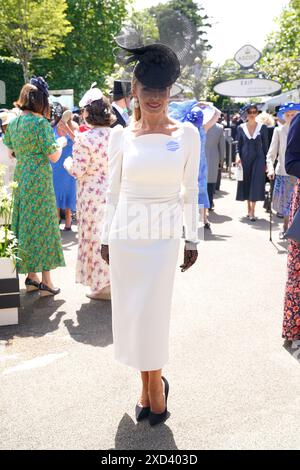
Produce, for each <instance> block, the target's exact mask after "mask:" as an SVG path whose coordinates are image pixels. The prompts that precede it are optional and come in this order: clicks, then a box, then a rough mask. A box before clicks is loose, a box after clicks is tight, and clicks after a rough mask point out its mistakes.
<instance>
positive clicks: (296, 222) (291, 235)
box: [284, 207, 300, 243]
mask: <svg viewBox="0 0 300 470" xmlns="http://www.w3.org/2000/svg"><path fill="white" fill-rule="evenodd" d="M284 238H286V239H289V240H293V241H294V242H297V243H300V207H298V209H297V212H296V214H295V215H294V218H293V222H292V223H291V225H290V226H289V228H288V229H287V231H286V232H285V234H284Z"/></svg>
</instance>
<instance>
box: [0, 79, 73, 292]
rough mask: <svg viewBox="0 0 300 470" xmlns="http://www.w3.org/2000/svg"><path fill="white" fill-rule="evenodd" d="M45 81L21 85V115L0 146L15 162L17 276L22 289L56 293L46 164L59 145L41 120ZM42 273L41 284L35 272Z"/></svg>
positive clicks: (55, 239)
mask: <svg viewBox="0 0 300 470" xmlns="http://www.w3.org/2000/svg"><path fill="white" fill-rule="evenodd" d="M48 96H49V94H48V87H47V83H46V82H45V81H44V80H43V79H42V78H41V77H37V78H33V79H31V80H30V83H27V84H26V85H24V87H23V88H22V90H21V93H20V97H19V100H18V101H17V102H16V103H15V105H16V106H17V107H18V108H19V109H20V110H21V111H22V112H21V114H20V116H19V117H17V118H16V119H14V120H13V121H12V122H11V123H10V124H9V126H8V128H7V131H6V134H5V137H4V143H5V145H6V146H7V147H8V148H9V149H10V152H11V154H14V156H15V157H16V159H17V165H16V169H15V174H14V180H15V181H17V183H18V188H17V190H16V193H15V202H14V209H13V218H12V229H13V231H14V232H15V234H16V236H17V238H18V240H19V257H20V258H21V259H20V260H18V262H17V269H18V272H19V273H27V278H26V281H25V285H26V289H27V291H33V290H39V291H40V295H41V296H45V295H55V294H58V293H59V292H60V289H58V288H56V287H54V285H53V283H52V280H51V276H50V270H51V269H54V268H56V267H58V266H65V261H64V256H63V252H62V245H61V237H60V231H59V225H58V222H57V214H56V201H55V195H54V189H53V183H52V168H51V166H50V163H49V160H50V161H51V162H54V163H55V162H56V161H57V160H58V159H59V158H60V155H61V147H60V146H59V145H58V143H57V141H56V140H55V137H54V133H53V131H52V129H51V126H50V124H49V122H48V121H47V119H46V118H48V117H49V112H50V109H49V101H48ZM40 272H41V273H42V282H40V279H39V277H38V275H37V273H40Z"/></svg>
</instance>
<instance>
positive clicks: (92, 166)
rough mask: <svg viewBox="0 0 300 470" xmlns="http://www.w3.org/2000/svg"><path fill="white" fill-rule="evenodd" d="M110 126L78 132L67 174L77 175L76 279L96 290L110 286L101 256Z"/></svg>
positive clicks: (107, 269)
mask: <svg viewBox="0 0 300 470" xmlns="http://www.w3.org/2000/svg"><path fill="white" fill-rule="evenodd" d="M109 134H110V129H109V128H107V127H97V128H93V129H91V130H89V131H86V132H84V133H79V134H77V136H76V138H75V142H74V145H73V165H72V167H71V169H70V173H71V174H72V175H73V176H75V177H76V178H77V220H78V257H77V265H76V282H78V283H81V284H84V285H86V286H90V288H91V290H92V291H99V290H101V289H103V288H104V287H107V286H109V284H110V282H109V267H108V265H107V264H106V262H105V261H104V260H103V259H102V258H101V252H100V250H101V241H100V236H101V231H102V222H103V216H104V207H105V206H104V205H105V194H106V190H107V169H108V162H107V146H108V138H109Z"/></svg>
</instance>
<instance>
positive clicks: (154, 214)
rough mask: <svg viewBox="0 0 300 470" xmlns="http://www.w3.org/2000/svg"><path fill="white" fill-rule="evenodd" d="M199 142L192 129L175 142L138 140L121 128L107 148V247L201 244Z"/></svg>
mask: <svg viewBox="0 0 300 470" xmlns="http://www.w3.org/2000/svg"><path fill="white" fill-rule="evenodd" d="M199 159H200V137H199V132H198V130H197V128H195V127H194V126H193V125H192V124H190V123H183V124H179V127H178V129H177V130H176V131H175V132H174V133H173V134H172V136H169V135H166V134H160V133H159V134H158V133H155V134H146V135H141V136H135V135H134V134H133V132H132V131H131V129H130V128H123V127H121V126H117V127H115V128H114V129H113V131H112V132H111V136H110V141H109V147H108V190H107V193H106V211H105V218H104V226H103V231H102V237H101V242H102V244H109V241H110V240H111V239H116V238H117V239H120V238H122V239H124V238H133V239H138V238H141V239H149V238H155V239H157V238H158V239H161V238H162V239H167V238H180V237H181V235H182V225H183V218H184V226H185V238H186V240H189V241H192V242H197V241H198V171H199Z"/></svg>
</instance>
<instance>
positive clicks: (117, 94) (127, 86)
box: [111, 80, 131, 101]
mask: <svg viewBox="0 0 300 470" xmlns="http://www.w3.org/2000/svg"><path fill="white" fill-rule="evenodd" d="M111 95H112V97H113V100H114V101H117V100H121V99H122V98H125V97H126V96H130V95H131V82H130V81H129V80H114V86H113V89H112V91H111Z"/></svg>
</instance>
